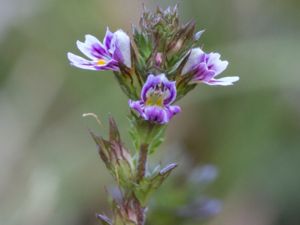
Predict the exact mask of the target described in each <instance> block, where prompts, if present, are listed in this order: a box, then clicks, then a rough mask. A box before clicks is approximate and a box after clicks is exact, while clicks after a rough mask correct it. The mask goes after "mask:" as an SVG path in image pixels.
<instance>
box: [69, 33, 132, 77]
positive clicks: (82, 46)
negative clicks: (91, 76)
mask: <svg viewBox="0 0 300 225" xmlns="http://www.w3.org/2000/svg"><path fill="white" fill-rule="evenodd" d="M76 44H77V47H78V49H79V50H80V51H81V52H82V53H83V54H84V55H86V56H87V57H88V58H89V59H85V58H82V57H80V56H77V55H74V54H73V53H70V52H69V53H68V58H69V60H70V63H71V65H73V66H76V67H78V68H81V69H87V70H113V71H118V70H119V66H118V65H119V62H121V63H123V64H124V65H126V66H127V67H128V68H130V67H131V56H130V38H129V37H128V35H127V34H126V33H125V32H124V31H122V30H117V31H116V32H114V33H112V32H110V31H109V29H108V28H107V31H106V34H105V37H104V40H103V43H101V42H100V41H99V40H98V39H97V38H96V37H94V36H92V35H89V34H87V35H86V36H85V42H81V41H77V43H76Z"/></svg>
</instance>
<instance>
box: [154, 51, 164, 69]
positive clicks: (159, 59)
mask: <svg viewBox="0 0 300 225" xmlns="http://www.w3.org/2000/svg"><path fill="white" fill-rule="evenodd" d="M162 61H163V59H162V53H161V52H158V53H156V56H155V65H156V66H161V63H162Z"/></svg>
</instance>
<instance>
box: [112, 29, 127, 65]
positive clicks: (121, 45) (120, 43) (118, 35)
mask: <svg viewBox="0 0 300 225" xmlns="http://www.w3.org/2000/svg"><path fill="white" fill-rule="evenodd" d="M114 38H115V43H116V48H117V49H118V50H119V51H120V53H121V55H122V60H123V63H124V64H125V65H126V66H127V67H128V68H131V53H130V38H129V36H128V35H127V34H126V33H125V32H124V31H123V30H117V31H116V32H115V33H114Z"/></svg>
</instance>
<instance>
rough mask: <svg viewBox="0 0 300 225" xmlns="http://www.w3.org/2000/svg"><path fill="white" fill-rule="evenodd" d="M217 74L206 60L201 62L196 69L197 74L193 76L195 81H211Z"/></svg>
mask: <svg viewBox="0 0 300 225" xmlns="http://www.w3.org/2000/svg"><path fill="white" fill-rule="evenodd" d="M205 58H206V57H205ZM215 76H216V72H215V71H214V70H213V69H209V68H208V65H207V64H206V63H205V62H201V63H200V64H199V65H198V68H197V69H196V74H195V76H194V78H193V81H196V82H197V81H209V80H211V79H212V78H213V77H215Z"/></svg>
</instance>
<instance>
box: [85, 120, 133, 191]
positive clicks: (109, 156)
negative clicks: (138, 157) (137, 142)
mask: <svg viewBox="0 0 300 225" xmlns="http://www.w3.org/2000/svg"><path fill="white" fill-rule="evenodd" d="M90 134H91V136H92V138H93V139H94V141H95V142H96V144H97V147H98V152H99V155H100V157H101V159H102V161H103V162H104V163H105V166H106V167H107V169H108V170H109V171H110V173H111V174H112V176H113V177H114V178H115V179H116V181H117V183H118V184H119V185H120V186H121V187H124V188H128V187H130V186H131V182H132V181H131V178H132V179H133V174H134V172H133V171H134V165H133V159H132V157H131V155H130V153H129V151H128V150H127V149H126V148H125V147H124V144H123V143H122V140H121V137H120V133H119V130H118V127H117V124H116V122H115V120H114V119H113V118H112V117H111V118H110V119H109V139H108V140H105V139H104V138H102V137H100V136H97V135H95V134H94V133H93V132H92V131H90Z"/></svg>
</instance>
